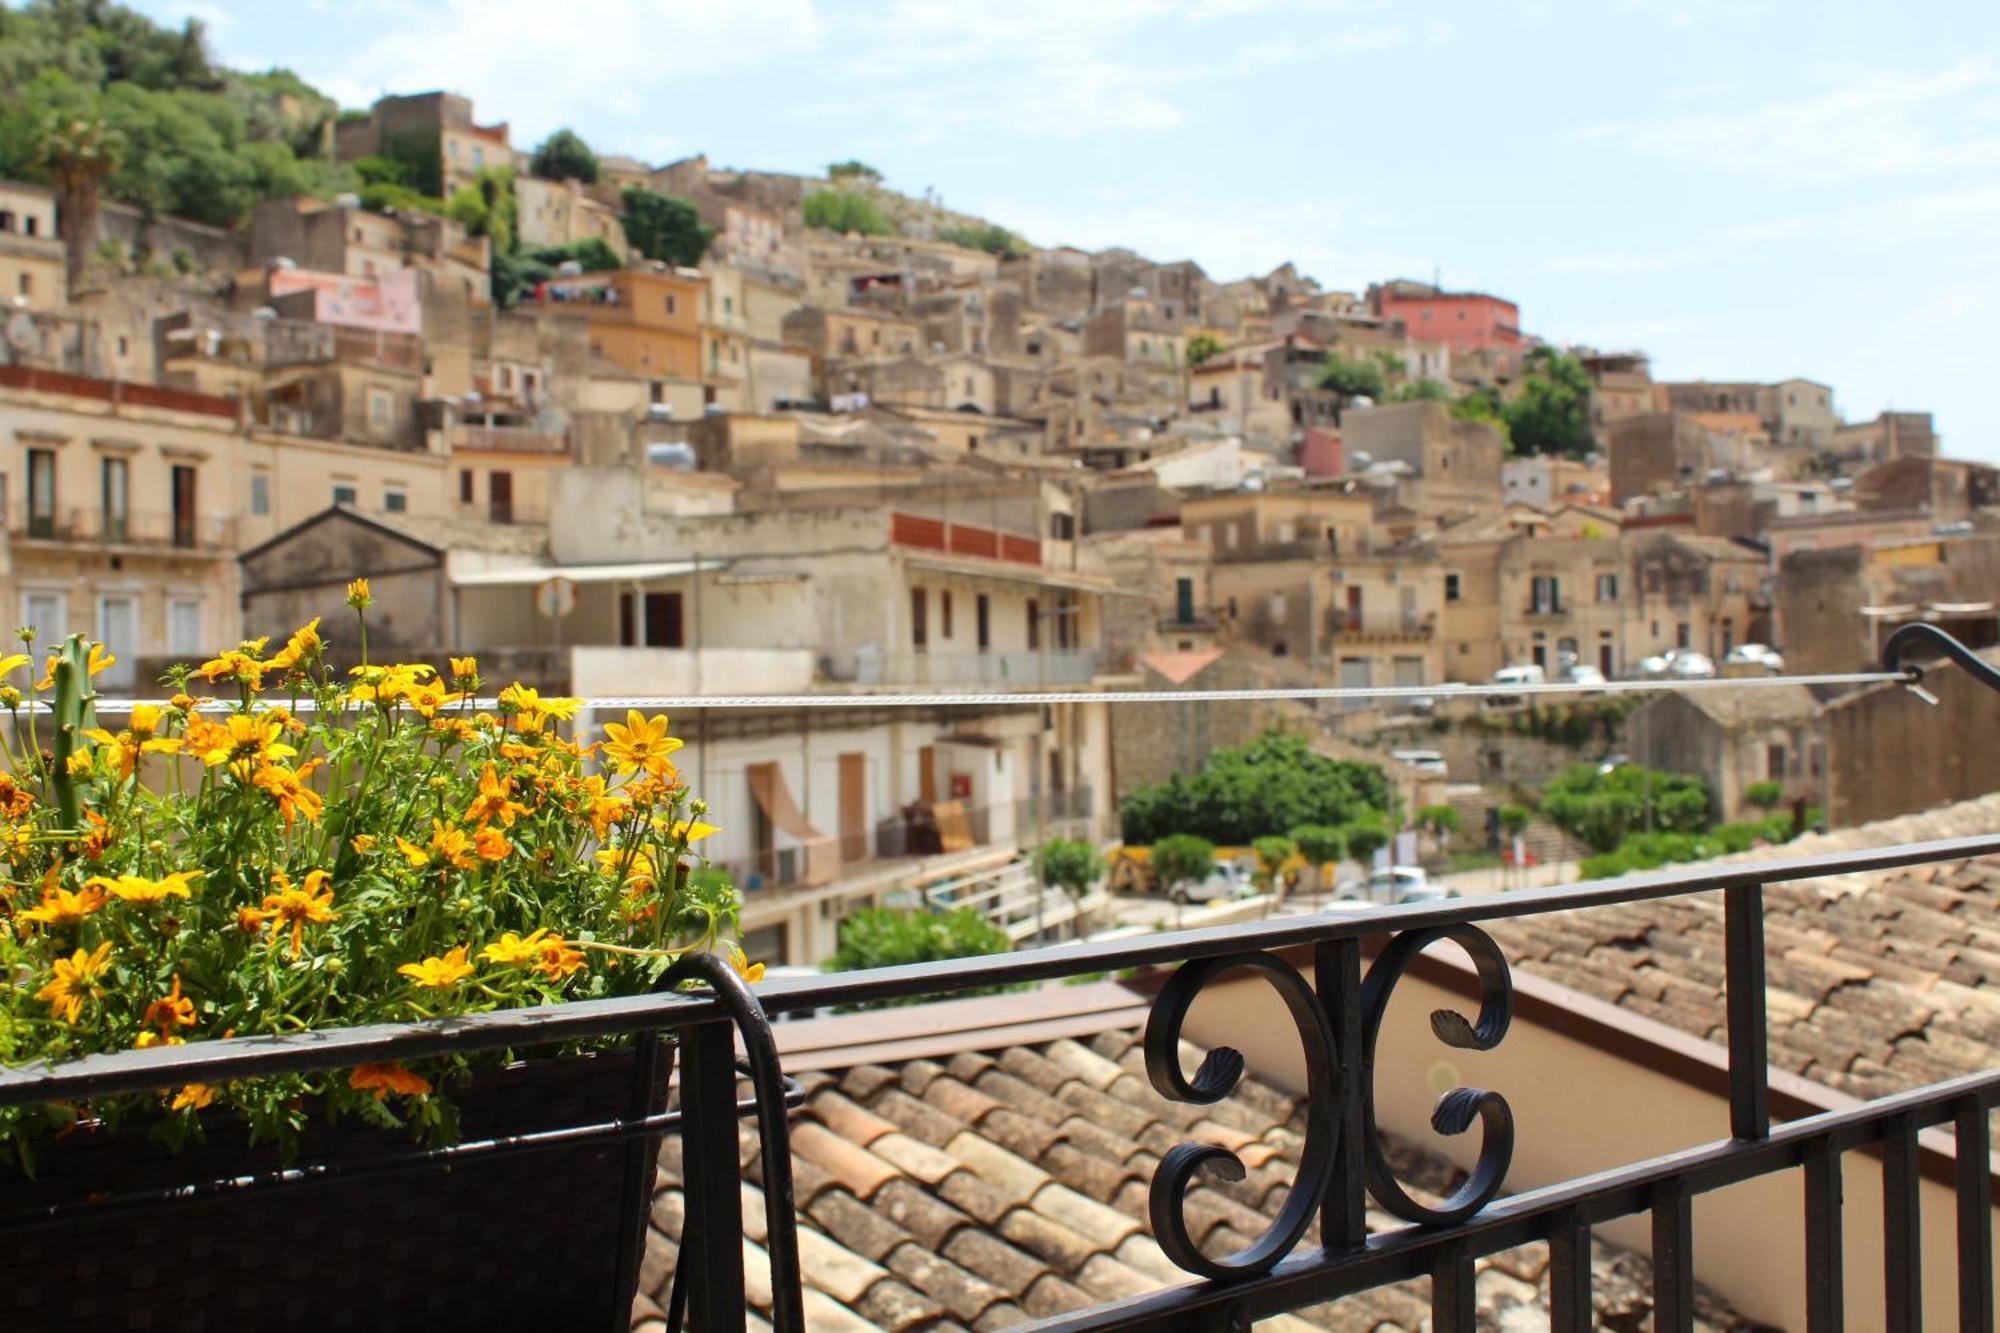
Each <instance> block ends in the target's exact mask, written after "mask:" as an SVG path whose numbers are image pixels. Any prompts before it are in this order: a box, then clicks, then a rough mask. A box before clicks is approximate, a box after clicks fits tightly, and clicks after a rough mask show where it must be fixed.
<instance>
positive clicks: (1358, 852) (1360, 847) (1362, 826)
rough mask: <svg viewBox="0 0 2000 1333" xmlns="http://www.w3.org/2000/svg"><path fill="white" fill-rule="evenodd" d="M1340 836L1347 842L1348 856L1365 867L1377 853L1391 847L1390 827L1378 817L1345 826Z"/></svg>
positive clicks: (1356, 821)
mask: <svg viewBox="0 0 2000 1333" xmlns="http://www.w3.org/2000/svg"><path fill="white" fill-rule="evenodd" d="M1340 835H1341V837H1342V838H1343V839H1345V840H1346V842H1347V854H1348V855H1349V856H1351V857H1353V858H1354V859H1355V860H1356V861H1359V862H1360V863H1361V864H1362V865H1364V866H1365V865H1367V864H1368V863H1369V862H1370V861H1371V860H1373V859H1374V856H1375V853H1377V852H1379V851H1381V850H1382V849H1383V848H1384V847H1387V846H1388V845H1389V826H1388V825H1387V824H1385V823H1383V822H1382V820H1381V819H1380V818H1377V817H1372V816H1371V817H1369V818H1366V819H1357V820H1355V821H1354V822H1353V823H1350V824H1346V825H1343V826H1342V827H1341V830H1340Z"/></svg>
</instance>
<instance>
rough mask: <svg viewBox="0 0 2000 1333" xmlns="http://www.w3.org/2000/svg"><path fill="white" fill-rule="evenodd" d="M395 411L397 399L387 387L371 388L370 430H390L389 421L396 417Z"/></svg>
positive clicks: (369, 393)
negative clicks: (395, 399) (390, 393)
mask: <svg viewBox="0 0 2000 1333" xmlns="http://www.w3.org/2000/svg"><path fill="white" fill-rule="evenodd" d="M395 411H396V404H395V401H394V400H393V399H391V398H390V396H389V391H388V390H387V389H370V390H369V391H368V428H369V429H370V430H373V431H386V430H388V429H389V423H390V421H391V419H392V418H393V417H394V415H395Z"/></svg>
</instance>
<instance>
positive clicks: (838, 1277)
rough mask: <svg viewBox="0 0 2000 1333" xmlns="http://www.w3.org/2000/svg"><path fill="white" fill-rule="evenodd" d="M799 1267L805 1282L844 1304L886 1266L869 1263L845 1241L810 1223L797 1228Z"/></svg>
mask: <svg viewBox="0 0 2000 1333" xmlns="http://www.w3.org/2000/svg"><path fill="white" fill-rule="evenodd" d="M799 1269H800V1271H801V1272H802V1273H804V1275H805V1280H806V1284H807V1285H808V1286H811V1287H816V1288H818V1289H819V1290H820V1291H823V1292H825V1293H826V1294H827V1295H829V1296H831V1297H833V1298H834V1299H835V1300H837V1301H840V1302H841V1303H843V1304H846V1305H852V1304H853V1303H854V1302H855V1301H857V1300H859V1299H860V1298H861V1296H862V1295H863V1294H864V1293H865V1292H867V1290H868V1288H870V1287H872V1286H873V1285H875V1283H877V1282H879V1281H880V1280H881V1279H882V1278H884V1277H886V1276H888V1270H887V1269H885V1268H883V1267H882V1266H881V1265H880V1264H875V1263H870V1262H869V1261H868V1260H866V1259H864V1258H862V1257H861V1256H860V1255H858V1254H856V1253H855V1252H854V1251H852V1250H850V1249H848V1248H847V1247H846V1246H845V1245H842V1244H839V1243H838V1242H836V1241H834V1240H832V1239H830V1238H828V1236H827V1235H826V1233H824V1232H822V1231H817V1230H814V1229H813V1228H811V1227H801V1228H799Z"/></svg>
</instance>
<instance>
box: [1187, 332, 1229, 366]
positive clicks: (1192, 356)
mask: <svg viewBox="0 0 2000 1333" xmlns="http://www.w3.org/2000/svg"><path fill="white" fill-rule="evenodd" d="M1223 351H1224V348H1223V346H1222V339H1220V338H1218V337H1216V336H1215V335H1214V334H1212V333H1197V334H1195V335H1194V337H1192V338H1189V339H1188V345H1187V363H1188V365H1190V366H1198V365H1200V364H1202V362H1204V361H1210V360H1213V359H1214V358H1216V357H1218V356H1221V355H1222V353H1223Z"/></svg>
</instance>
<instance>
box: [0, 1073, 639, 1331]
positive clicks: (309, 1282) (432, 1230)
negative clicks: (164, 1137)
mask: <svg viewBox="0 0 2000 1333" xmlns="http://www.w3.org/2000/svg"><path fill="white" fill-rule="evenodd" d="M634 1059H635V1057H634V1056H633V1054H632V1053H631V1052H629V1051H619V1052H608V1053H600V1054H589V1055H580V1056H575V1057H564V1058H559V1059H548V1060H534V1061H527V1062H523V1063H520V1064H514V1065H508V1066H505V1067H502V1068H499V1069H493V1070H487V1071H481V1072H480V1074H479V1075H478V1076H477V1077H476V1078H475V1079H474V1081H473V1083H472V1085H471V1086H470V1087H467V1088H462V1089H459V1090H457V1091H456V1092H454V1095H453V1100H454V1102H455V1103H456V1104H457V1106H458V1108H459V1114H460V1120H461V1129H462V1139H463V1141H465V1142H468V1143H469V1142H473V1141H476V1140H480V1139H486V1138H490V1137H494V1136H502V1135H512V1134H521V1133H532V1132H534V1131H537V1130H551V1129H562V1128H566V1127H569V1126H573V1125H579V1124H593V1123H600V1122H604V1121H609V1120H616V1119H621V1118H625V1117H627V1116H629V1115H630V1114H631V1113H632V1111H633V1109H634V1108H633V1077H634V1069H633V1062H634ZM671 1063H672V1061H671V1056H670V1052H669V1053H666V1054H665V1056H664V1058H662V1059H661V1060H660V1061H659V1080H658V1086H657V1087H656V1088H655V1089H654V1092H653V1095H652V1097H651V1103H652V1104H651V1107H650V1111H651V1112H658V1111H659V1110H661V1109H663V1107H664V1105H665V1098H666V1081H667V1074H668V1069H669V1067H670V1066H671ZM417 1146H418V1145H417V1144H416V1143H415V1142H414V1140H413V1139H412V1138H411V1136H410V1135H409V1134H408V1133H406V1132H402V1131H383V1130H379V1129H375V1128H373V1127H370V1126H366V1125H361V1124H359V1123H356V1122H353V1121H348V1122H344V1123H342V1124H341V1125H339V1126H334V1127H329V1126H326V1125H324V1124H315V1125H313V1126H311V1127H309V1129H308V1131H307V1133H306V1135H305V1138H304V1141H303V1143H302V1145H301V1148H300V1152H299V1155H298V1157H297V1159H296V1160H297V1163H298V1164H299V1165H301V1166H304V1165H308V1164H311V1163H316V1162H329V1163H338V1164H350V1163H352V1164H359V1163H363V1162H367V1161H369V1160H370V1159H379V1158H382V1157H385V1156H389V1155H393V1154H399V1153H409V1152H410V1151H411V1150H412V1149H413V1148H416V1147H417ZM632 1152H639V1153H643V1154H644V1157H643V1159H640V1160H642V1161H643V1166H642V1167H641V1169H642V1170H643V1172H644V1173H645V1174H644V1176H643V1178H642V1179H640V1180H638V1181H636V1182H635V1180H634V1179H633V1178H632V1177H631V1176H630V1174H629V1173H628V1162H630V1161H632V1160H633V1159H632V1158H630V1157H628V1154H629V1153H632ZM656 1156H657V1141H656V1139H653V1138H632V1137H627V1138H623V1139H615V1138H604V1139H597V1140H592V1141H587V1142H582V1143H576V1144H564V1145H562V1146H558V1147H554V1148H548V1149H540V1150H536V1151H530V1152H501V1153H495V1154H492V1155H490V1156H483V1157H474V1158H467V1159H464V1160H461V1161H458V1162H454V1163H451V1164H448V1165H447V1164H443V1163H440V1162H436V1161H429V1162H416V1163H399V1164H385V1165H384V1166H383V1167H382V1168H380V1169H379V1170H371V1171H370V1172H369V1173H367V1174H357V1175H349V1176H344V1177H336V1178H333V1179H328V1180H323V1181H312V1182H308V1183H302V1184H297V1185H284V1186H278V1187H274V1188H258V1189H254V1190H246V1191H245V1192H243V1193H241V1194H237V1195H225V1196H222V1197H213V1196H211V1197H206V1198H201V1199H193V1200H184V1201H180V1200H177V1201H173V1202H169V1203H164V1204H158V1203H156V1204H150V1205H148V1206H144V1207H134V1208H118V1209H106V1210H101V1211H96V1212H86V1213H80V1214H72V1215H68V1216H63V1217H59V1218H57V1219H55V1220H53V1221H47V1222H42V1221H36V1222H33V1223H30V1224H28V1225H25V1226H9V1227H8V1228H7V1229H5V1230H3V1231H0V1328H4V1329H6V1330H8V1333H40V1331H41V1330H57V1329H63V1330H68V1329H80V1328H102V1329H119V1330H123V1329H172V1330H211V1329H212V1330H224V1329H227V1330H232V1331H233V1330H245V1329H286V1330H300V1329H352V1330H378V1329H380V1330H390V1329H411V1330H417V1329H421V1330H424V1331H425V1333H451V1331H452V1330H460V1329H463V1330H475V1329H476V1330H481V1333H488V1331H490V1330H493V1329H503V1328H547V1329H612V1328H623V1327H624V1326H625V1323H626V1320H627V1319H628V1318H629V1312H630V1309H631V1304H632V1295H633V1292H632V1285H633V1283H634V1282H635V1280H636V1277H637V1254H638V1249H637V1247H638V1246H639V1244H640V1243H641V1242H642V1240H643V1237H644V1231H643V1228H644V1225H645V1220H644V1213H645V1209H646V1207H647V1206H648V1204H649V1202H650V1195H651V1170H652V1162H653V1160H654V1159H655V1158H656ZM279 1165H280V1162H279V1160H278V1156H277V1152H276V1150H275V1149H274V1148H273V1147H272V1146H270V1145H268V1144H266V1145H261V1146H258V1147H251V1146H250V1145H249V1144H248V1142H247V1137H246V1136H245V1135H244V1134H243V1132H242V1129H241V1127H240V1126H239V1125H232V1124H229V1123H227V1122H224V1121H221V1119H220V1118H219V1117H218V1123H215V1124H212V1125H210V1127H209V1130H208V1136H207V1139H206V1141H205V1142H202V1143H197V1144H191V1145H189V1146H188V1148H187V1149H186V1150H185V1151H182V1152H179V1153H173V1152H169V1151H168V1150H167V1149H166V1148H165V1147H163V1146H162V1145H160V1144H159V1143H158V1142H156V1141H155V1140H153V1139H152V1138H151V1137H150V1136H149V1135H148V1134H147V1132H146V1129H145V1127H144V1126H142V1125H137V1124H129V1125H128V1126H127V1127H126V1128H125V1129H123V1130H121V1131H120V1132H117V1133H97V1134H93V1133H90V1132H89V1131H84V1132H81V1133H78V1134H75V1135H72V1136H70V1137H68V1138H66V1139H64V1140H62V1141H60V1142H56V1143H50V1144H45V1145H43V1146H42V1147H41V1150H40V1151H39V1153H38V1156H37V1162H36V1166H37V1178H36V1179H35V1180H32V1181H30V1180H25V1179H23V1178H21V1177H20V1175H19V1173H18V1171H14V1172H11V1173H7V1174H4V1175H0V1216H5V1217H6V1218H8V1219H9V1220H10V1221H11V1220H12V1219H14V1218H16V1217H18V1216H19V1214H20V1212H21V1210H23V1209H32V1208H35V1207H38V1206H48V1205H52V1204H75V1203H79V1202H82V1201H85V1200H87V1199H89V1198H90V1197H92V1196H93V1195H94V1194H96V1195H101V1194H103V1193H105V1192H114V1193H116V1194H120V1195H122V1194H125V1193H127V1192H130V1191H145V1190H152V1189H159V1188H162V1187H176V1186H186V1185H189V1184H192V1183H194V1182H203V1183H206V1182H208V1181H210V1180H216V1179H226V1178H231V1177H236V1176H242V1175H247V1174H252V1173H262V1172H268V1171H270V1170H272V1169H274V1168H275V1167H277V1166H279ZM639 1185H644V1187H645V1188H644V1190H643V1192H641V1190H640V1189H639V1188H638V1186H639Z"/></svg>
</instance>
